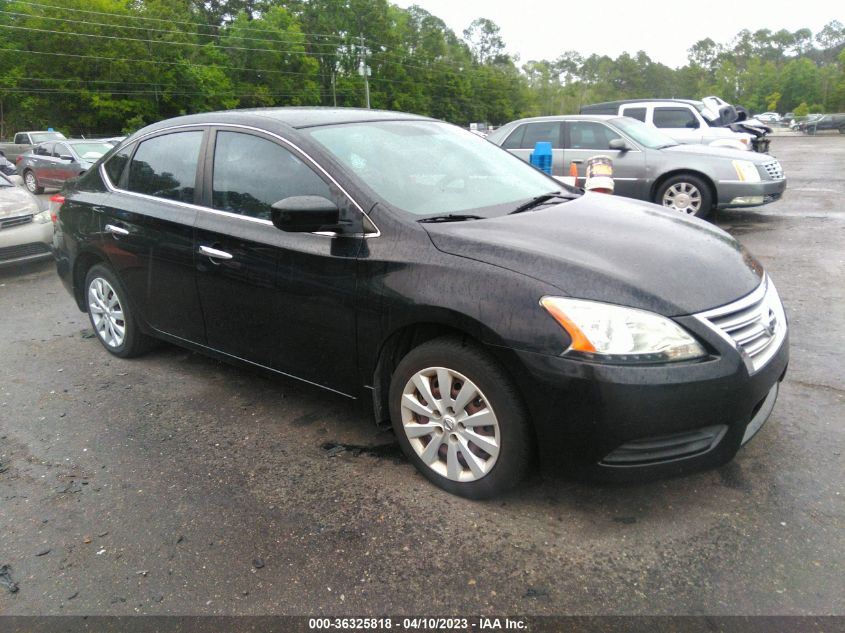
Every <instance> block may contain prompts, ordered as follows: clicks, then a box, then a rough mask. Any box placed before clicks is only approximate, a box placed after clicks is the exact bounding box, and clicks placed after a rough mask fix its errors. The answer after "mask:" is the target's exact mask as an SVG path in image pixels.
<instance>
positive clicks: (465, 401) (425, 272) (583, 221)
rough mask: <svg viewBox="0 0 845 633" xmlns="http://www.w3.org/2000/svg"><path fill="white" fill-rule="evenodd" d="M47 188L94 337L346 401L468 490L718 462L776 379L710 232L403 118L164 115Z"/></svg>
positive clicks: (436, 475)
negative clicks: (61, 192)
mask: <svg viewBox="0 0 845 633" xmlns="http://www.w3.org/2000/svg"><path fill="white" fill-rule="evenodd" d="M65 196H66V198H65V200H64V202H63V204H62V205H61V208H60V209H59V211H58V222H57V228H56V235H55V242H56V243H55V246H56V257H57V264H58V272H59V275H60V276H61V278H62V280H63V281H64V283H65V285H66V286H67V288H68V290H69V291H70V292H71V294H72V295H73V298H74V299H75V301H76V303H77V305H78V306H79V308H80V309H81V310H83V311H86V312H88V314H89V316H90V318H91V323H92V325H93V328H94V331H95V332H96V334H97V336H98V337H99V339H100V342H101V343H102V344H103V345H104V346H105V348H106V349H107V350H108V351H109V352H110V353H112V354H114V355H115V356H120V357H130V356H136V355H138V354H140V353H141V352H143V351H144V350H145V349H147V347H148V345H149V343H150V342H151V340H152V339H163V340H166V341H169V342H171V343H176V344H177V345H182V346H185V347H187V348H190V349H193V350H197V351H199V352H203V353H206V354H210V355H213V356H216V357H218V358H222V359H224V360H227V361H232V362H237V363H245V364H247V365H249V366H253V367H260V368H263V369H265V370H269V371H270V372H274V373H276V374H282V375H285V376H290V377H293V378H296V379H299V380H303V381H305V382H308V383H311V384H314V385H317V386H319V387H322V388H324V389H327V390H329V391H332V392H334V393H336V394H340V395H341V396H345V397H347V398H349V399H355V400H359V401H361V402H363V403H365V404H366V405H367V407H368V408H369V409H371V410H372V411H373V413H374V417H375V421H376V422H377V423H388V422H389V423H392V425H393V429H394V431H395V433H396V437H397V438H398V440H399V443H400V444H401V446H402V449H403V450H404V452H405V453H406V454H407V456H408V458H409V459H410V460H411V461H412V462H413V464H414V465H415V466H416V467H417V468H418V469H419V470H420V471H421V472H422V473H423V474H424V475H425V476H426V477H428V478H429V479H430V480H431V481H432V482H434V483H435V484H437V485H438V486H441V487H442V488H445V489H446V490H448V491H450V492H453V493H455V494H459V495H464V496H467V497H474V498H482V497H489V496H492V495H496V494H498V493H501V492H502V491H504V490H506V489H507V488H510V487H511V486H513V485H514V484H516V483H517V482H519V481H520V479H521V478H522V477H523V476H524V475H525V474H526V473H527V472H528V470H529V469H530V468H531V467H532V465H533V463H534V461H535V456H538V457H539V458H540V461H546V462H556V463H560V462H568V463H573V464H578V465H580V466H583V467H586V468H587V469H588V470H590V471H593V472H599V473H601V472H604V473H608V474H611V475H613V476H619V475H624V476H626V477H627V476H633V477H634V478H637V477H643V476H646V475H648V476H652V475H654V474H658V475H660V474H670V473H676V472H682V471H686V470H689V469H692V468H698V467H702V466H712V465H716V464H720V463H723V462H725V461H728V460H730V459H731V458H732V457H733V456H734V454H735V453H736V452H737V450H738V449H739V448H740V446H741V445H742V444H744V443H745V442H747V441H748V440H749V439H750V438H751V437H752V436H753V435H754V434H755V433H756V432H757V431H758V430H759V429H760V427H761V425H762V424H763V423H764V422H765V420H766V419H767V418H768V416H769V414H770V413H771V411H772V409H773V407H774V405H775V399H776V397H777V391H778V383H779V382H780V381H781V380H782V378H783V376H784V372H785V371H786V366H787V361H788V335H787V322H786V317H785V315H784V311H783V307H782V305H781V301H780V299H779V297H778V293H777V291H776V290H775V286H774V284H773V283H772V280H771V279H770V278H769V277H768V275H767V274H766V273H765V271H764V270H763V268H762V267H761V265H760V264H759V263H758V262H757V261H756V260H755V259H754V257H753V256H752V255H751V254H750V253H748V251H746V250H745V249H744V248H743V247H742V246H741V245H740V244H739V243H738V242H737V241H735V240H734V239H733V238H731V237H730V236H729V235H727V234H726V233H725V232H723V231H721V230H720V229H718V228H715V227H714V226H711V225H710V224H707V223H705V222H702V221H699V220H696V219H694V218H687V217H684V216H681V215H679V214H678V213H677V212H675V211H673V210H671V209H668V210H666V209H663V208H661V207H658V206H655V205H652V204H648V203H643V202H636V201H633V200H628V199H620V198H616V197H613V196H607V195H602V194H590V193H588V194H583V193H582V192H581V191H578V190H575V189H569V188H566V187H564V186H563V185H561V184H560V183H558V182H557V181H556V180H553V179H552V178H549V177H548V176H546V175H544V174H542V173H541V172H539V171H537V170H536V169H534V168H533V167H531V166H529V165H527V164H526V163H524V162H523V161H521V160H520V159H518V158H516V157H514V156H512V155H511V154H509V153H508V152H506V151H504V150H502V149H499V148H498V147H496V146H494V145H493V144H491V143H488V142H487V141H485V140H483V139H481V138H479V137H477V136H476V135H474V134H471V133H470V132H467V131H464V130H462V129H460V128H457V127H455V126H452V125H448V124H445V123H442V122H439V121H435V120H432V119H428V118H424V117H420V116H412V115H405V114H399V113H395V112H377V111H369V110H347V109H322V108H305V109H287V108H279V109H267V110H252V111H231V112H219V113H209V114H201V115H192V116H186V117H181V118H177V119H171V120H168V121H162V122H160V123H157V124H155V125H151V126H149V127H146V128H144V129H143V130H141V131H139V132H137V133H136V134H134V135H133V136H131V137H129V138H127V139H126V140H125V141H123V142H122V143H121V144H120V145H119V146H118V147H116V148H115V149H114V150H113V151H112V152H110V153H109V154H108V155H107V156H105V157H104V158H103V159H102V160H100V161H99V163H98V164H97V165H96V166H95V168H92V169H91V170H90V171H88V172H87V173H86V174H85V175H84V176H82V177H81V178H80V179H79V180H78V181H77V182H76V183H75V184H74V185H73V186H72V187H71V188H69V189H68V190H67V191H66V193H65Z"/></svg>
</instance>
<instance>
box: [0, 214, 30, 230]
mask: <svg viewBox="0 0 845 633" xmlns="http://www.w3.org/2000/svg"><path fill="white" fill-rule="evenodd" d="M30 222H32V214H31V213H30V214H28V215H16V216H15V217H13V218H3V219H2V220H0V231H2V230H3V229H10V228H12V227H13V226H21V225H22V224H29V223H30Z"/></svg>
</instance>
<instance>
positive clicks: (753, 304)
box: [696, 277, 786, 374]
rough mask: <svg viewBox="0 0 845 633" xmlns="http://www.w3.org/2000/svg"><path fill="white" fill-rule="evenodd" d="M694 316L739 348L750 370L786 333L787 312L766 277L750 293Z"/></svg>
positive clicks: (765, 358)
mask: <svg viewBox="0 0 845 633" xmlns="http://www.w3.org/2000/svg"><path fill="white" fill-rule="evenodd" d="M696 317H697V318H698V319H699V320H700V321H702V322H704V323H705V324H706V325H708V326H709V327H711V328H712V329H714V330H715V331H716V332H717V333H718V334H719V335H720V336H721V337H722V338H723V339H725V340H726V341H728V342H730V343H731V344H733V345H734V347H736V349H737V350H739V352H740V354H741V355H742V357H743V359H744V360H745V362H746V365H747V366H748V369H749V373H752V374H753V373H755V372H757V371H759V370H760V368H762V367H763V366H764V365H765V364H766V363H767V362H769V360H770V359H771V358H772V356H774V354H775V352H777V350H778V348H779V347H780V344H781V342H783V339H784V338H785V337H786V315H785V313H784V311H783V305H782V304H781V302H780V297H779V296H778V293H777V290H776V289H775V285H774V284H773V283H772V282H771V280H770V279H769V278H768V277H766V278H765V279H763V283H761V284H760V285H759V286H758V287H757V289H756V290H755V291H754V292H752V293H751V294H750V295H747V296H745V297H743V298H742V299H739V300H738V301H734V302H733V303H730V304H728V305H726V306H722V307H720V308H716V309H714V310H708V311H707V312H702V313H701V314H697V315H696Z"/></svg>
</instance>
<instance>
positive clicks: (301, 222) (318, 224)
mask: <svg viewBox="0 0 845 633" xmlns="http://www.w3.org/2000/svg"><path fill="white" fill-rule="evenodd" d="M271 209H272V211H271V214H272V215H271V217H272V219H273V226H275V227H276V228H277V229H280V230H282V231H287V232H289V233H314V232H316V231H335V230H337V229H338V228H339V226H338V225H339V223H340V209H338V208H337V205H336V204H335V203H334V202H332V201H331V200H328V199H327V198H324V197H322V196H291V197H289V198H284V199H283V200H279V201H278V202H276V203H275V204H274V205H273V206H272V207H271Z"/></svg>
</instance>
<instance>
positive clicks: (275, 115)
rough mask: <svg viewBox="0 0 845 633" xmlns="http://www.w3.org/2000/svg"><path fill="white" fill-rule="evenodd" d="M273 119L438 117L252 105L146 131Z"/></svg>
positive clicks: (303, 123)
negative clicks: (258, 106)
mask: <svg viewBox="0 0 845 633" xmlns="http://www.w3.org/2000/svg"><path fill="white" fill-rule="evenodd" d="M262 119H263V120H264V122H265V123H266V122H270V121H272V122H273V123H275V124H276V125H277V126H279V125H281V126H286V127H292V128H295V129H302V128H308V127H317V126H321V125H337V124H342V123H363V122H366V121H435V120H436V119H432V118H429V117H426V116H422V115H418V114H407V113H405V112H392V111H390V110H368V109H364V108H331V107H316V106H315V107H283V108H248V109H241V110H220V111H217V112H205V113H202V114H189V115H187V116H181V117H176V118H174V119H167V120H164V121H159V122H158V123H154V124H153V125H150V126H148V127H146V128H144V131H145V132H152V131H155V130H157V129H162V128H166V127H172V126H175V125H192V124H203V123H205V124H208V123H220V124H227V123H229V124H245V125H250V124H252V125H255V124H256V123H257V122H258V121H260V120H262Z"/></svg>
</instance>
